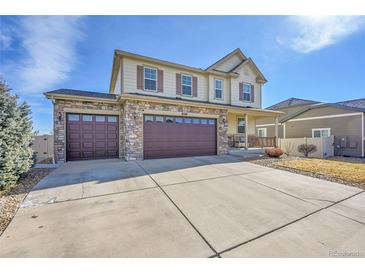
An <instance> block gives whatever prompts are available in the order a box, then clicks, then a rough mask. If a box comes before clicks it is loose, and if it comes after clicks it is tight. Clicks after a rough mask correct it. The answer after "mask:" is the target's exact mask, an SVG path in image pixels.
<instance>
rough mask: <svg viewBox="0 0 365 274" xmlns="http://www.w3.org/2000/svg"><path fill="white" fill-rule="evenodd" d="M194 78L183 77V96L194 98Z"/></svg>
mask: <svg viewBox="0 0 365 274" xmlns="http://www.w3.org/2000/svg"><path fill="white" fill-rule="evenodd" d="M192 83H193V77H192V76H191V75H185V74H182V75H181V94H182V95H186V96H192V90H193V88H192V85H193V84H192Z"/></svg>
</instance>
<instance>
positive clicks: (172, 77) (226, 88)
mask: <svg viewBox="0 0 365 274" xmlns="http://www.w3.org/2000/svg"><path fill="white" fill-rule="evenodd" d="M137 65H142V66H149V67H153V68H157V69H161V70H163V73H164V82H163V84H164V85H163V92H162V93H157V92H153V91H143V90H138V89H137ZM121 71H122V73H121V75H122V77H121V79H120V81H121V84H119V82H120V81H119V80H118V79H117V84H116V86H121V87H122V92H124V93H140V94H146V95H157V96H164V97H167V98H176V97H180V96H177V95H176V73H183V74H188V75H192V76H195V77H197V78H198V96H197V97H190V96H181V97H183V98H184V99H192V100H199V101H209V102H213V103H221V104H232V105H236V106H250V107H254V108H261V84H258V83H256V74H255V73H254V72H253V71H252V70H251V69H250V68H249V67H248V66H243V67H242V68H241V69H240V70H239V71H238V73H240V74H241V75H240V77H238V78H231V77H218V76H215V75H208V74H206V73H199V72H198V73H196V72H194V73H191V72H190V71H188V70H180V69H176V68H173V67H170V66H167V65H161V64H157V63H153V62H144V61H139V60H137V59H133V58H129V57H124V58H123V59H122V69H121ZM214 79H221V80H223V100H219V99H216V98H214V95H215V94H214V93H215V92H214V88H215V86H214ZM241 81H242V82H246V83H249V84H253V85H254V89H255V102H252V103H251V102H242V101H239V82H241Z"/></svg>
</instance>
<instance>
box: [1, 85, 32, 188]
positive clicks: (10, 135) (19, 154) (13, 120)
mask: <svg viewBox="0 0 365 274" xmlns="http://www.w3.org/2000/svg"><path fill="white" fill-rule="evenodd" d="M10 91H11V90H10V88H9V87H8V86H7V85H6V84H5V82H4V81H3V80H1V79H0V189H1V188H3V187H4V186H5V185H8V184H12V183H16V182H17V181H18V179H19V177H20V175H21V174H23V173H25V172H27V171H28V170H29V168H30V167H31V165H32V154H33V152H32V149H31V148H30V143H31V141H32V121H31V117H30V113H31V111H30V107H29V105H28V104H26V103H25V102H24V103H21V104H18V97H17V96H13V95H11V94H10Z"/></svg>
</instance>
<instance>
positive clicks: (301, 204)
mask: <svg viewBox="0 0 365 274" xmlns="http://www.w3.org/2000/svg"><path fill="white" fill-rule="evenodd" d="M341 255H346V256H350V257H356V256H360V257H364V256H365V193H364V192H363V191H362V190H361V189H358V188H354V187H349V186H345V185H341V184H336V183H331V182H327V181H323V180H319V179H315V178H311V177H306V176H301V175H297V174H293V173H289V172H286V171H280V170H275V169H270V168H266V167H262V166H258V165H254V164H251V163H248V162H239V161H238V160H237V158H235V157H233V156H224V157H218V156H215V157H193V158H178V159H163V160H147V161H139V162H124V161H120V160H95V161H82V162H68V163H66V164H64V165H63V166H61V167H60V168H58V169H57V170H55V171H54V172H52V173H51V174H50V175H49V176H47V177H46V178H44V179H43V180H42V181H41V182H40V183H39V184H38V185H37V186H36V187H35V188H34V189H33V191H32V192H31V193H30V194H29V195H28V197H27V198H26V200H25V201H24V203H23V204H22V207H21V208H20V209H19V211H18V213H17V214H16V216H15V218H14V219H13V221H12V222H11V224H10V225H9V227H8V228H7V230H6V231H5V232H4V234H3V235H2V236H1V237H0V257H329V256H341Z"/></svg>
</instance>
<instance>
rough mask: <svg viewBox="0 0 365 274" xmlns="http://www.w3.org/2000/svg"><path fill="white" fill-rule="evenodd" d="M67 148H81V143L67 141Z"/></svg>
mask: <svg viewBox="0 0 365 274" xmlns="http://www.w3.org/2000/svg"><path fill="white" fill-rule="evenodd" d="M68 148H69V149H71V150H79V149H81V143H80V142H70V143H68Z"/></svg>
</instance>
